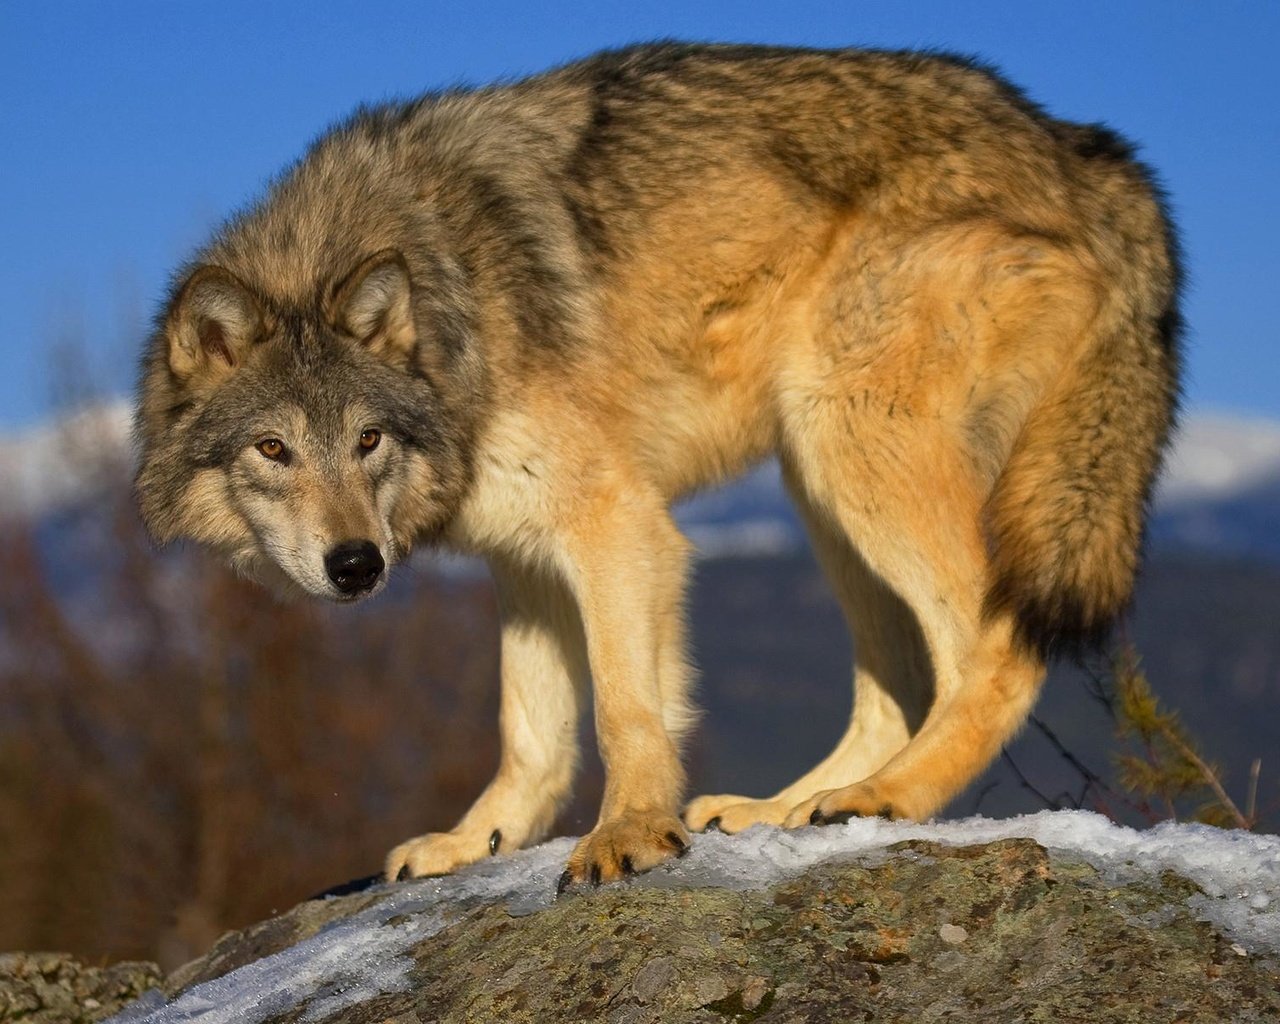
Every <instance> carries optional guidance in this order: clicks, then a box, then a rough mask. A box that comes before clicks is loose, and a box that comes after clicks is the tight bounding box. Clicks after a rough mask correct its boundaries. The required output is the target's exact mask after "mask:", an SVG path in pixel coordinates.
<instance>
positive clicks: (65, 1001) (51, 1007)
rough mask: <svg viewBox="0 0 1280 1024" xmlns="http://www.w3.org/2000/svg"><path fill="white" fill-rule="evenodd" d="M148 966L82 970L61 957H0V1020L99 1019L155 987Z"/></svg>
mask: <svg viewBox="0 0 1280 1024" xmlns="http://www.w3.org/2000/svg"><path fill="white" fill-rule="evenodd" d="M160 979H161V976H160V968H159V967H157V966H156V965H155V964H151V963H131V962H130V963H119V964H112V965H111V966H110V967H86V966H84V965H83V964H81V963H78V962H77V961H76V960H74V959H72V958H71V957H70V956H68V955H67V954H65V953H0V1022H4V1024H9V1022H10V1021H15V1022H16V1021H21V1022H22V1024H80V1022H85V1024H88V1022H90V1021H97V1020H101V1019H102V1018H104V1017H107V1016H109V1015H111V1014H113V1013H116V1012H118V1011H119V1010H120V1009H121V1008H122V1007H124V1006H125V1005H126V1004H128V1003H131V1002H133V1000H135V999H137V998H138V997H139V996H141V995H142V994H143V993H144V992H145V991H147V989H149V988H154V987H155V986H156V985H158V984H160Z"/></svg>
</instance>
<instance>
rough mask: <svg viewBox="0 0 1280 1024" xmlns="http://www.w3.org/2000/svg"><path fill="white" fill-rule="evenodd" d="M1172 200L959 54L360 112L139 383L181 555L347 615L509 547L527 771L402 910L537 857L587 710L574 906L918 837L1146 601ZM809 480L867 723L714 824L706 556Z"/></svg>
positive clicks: (508, 779) (152, 491) (596, 85)
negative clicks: (743, 499)
mask: <svg viewBox="0 0 1280 1024" xmlns="http://www.w3.org/2000/svg"><path fill="white" fill-rule="evenodd" d="M1178 290H1179V270H1178V259H1177V245H1176V240H1175V237H1174V229H1173V227H1172V225H1171V222H1170V218H1169V216H1168V215H1167V213H1166V211H1165V204H1164V200H1163V196H1162V193H1161V191H1160V189H1159V187H1158V185H1157V183H1156V182H1155V180H1154V178H1153V175H1152V173H1151V172H1150V171H1149V170H1148V169H1147V168H1146V167H1145V166H1144V165H1143V164H1142V163H1140V162H1138V161H1137V160H1136V159H1135V157H1134V153H1133V149H1132V147H1131V146H1130V145H1129V144H1128V143H1127V142H1125V141H1124V140H1123V139H1122V138H1120V137H1119V136H1118V135H1116V134H1114V133H1113V132H1111V131H1110V130H1108V129H1106V128H1104V127H1101V126H1098V125H1082V124H1074V123H1070V122H1067V121H1063V120H1058V119H1055V118H1053V117H1051V116H1050V115H1048V114H1047V113H1046V112H1045V111H1044V110H1043V109H1041V108H1040V107H1038V106H1037V105H1035V104H1034V103H1032V102H1031V101H1029V100H1028V99H1027V98H1026V97H1025V96H1024V95H1023V94H1022V93H1021V92H1019V91H1018V90H1017V89H1016V88H1014V87H1013V86H1011V85H1010V84H1008V83H1007V82H1006V81H1004V80H1003V79H1002V78H1001V77H999V75H998V74H997V73H995V72H994V71H992V70H990V69H988V68H986V67H984V66H981V65H979V64H977V63H975V62H973V61H971V60H968V59H962V58H957V57H953V56H948V55H943V54H935V53H913V52H885V51H864V50H840V51H819V50H801V49H782V48H767V47H754V46H739V45H714V44H683V43H660V44H652V45H640V46H634V47H630V48H626V49H621V50H616V51H610V52H604V53H600V54H598V55H595V56H592V57H589V58H587V59H584V60H581V61H579V62H576V63H571V64H568V65H565V66H563V67H560V68H557V69H554V70H552V71H550V72H547V73H543V74H540V75H537V76H534V77H531V78H528V79H525V80H522V81H517V82H515V83H512V84H504V85H500V86H494V87H488V88H477V89H466V90H455V91H448V92H442V93H438V94H431V95H427V96H424V97H422V98H419V99H415V100H413V101H410V102H396V103H388V104H385V105H382V106H375V107H368V108H362V109H360V110H358V111H357V112H356V113H355V114H354V116H352V117H350V118H349V119H348V120H346V121H345V122H342V123H340V124H338V125H337V126H336V127H335V128H333V129H332V130H331V131H329V132H328V133H326V134H325V135H323V136H322V137H320V138H319V139H318V141H316V142H315V143H314V144H313V145H312V146H311V148H310V150H309V151H308V152H307V153H306V155H305V156H304V157H303V158H302V159H301V160H300V161H299V162H298V163H296V164H295V165H294V166H292V167H291V168H289V169H288V170H287V171H285V172H284V173H283V175H282V176H281V177H279V178H278V180H276V181H275V182H274V183H273V184H272V185H271V186H270V188H269V190H268V191H267V194H266V196H265V198H263V199H262V200H261V201H259V202H258V203H256V205H253V206H251V207H250V208H248V209H247V210H245V211H243V212H242V213H240V214H239V215H237V216H235V217H233V218H232V219H231V220H230V221H229V222H228V223H227V224H226V225H225V226H224V227H222V228H221V229H220V230H219V231H218V232H217V233H216V234H215V236H214V237H213V238H212V240H211V241H210V242H209V243H208V244H207V245H206V246H204V247H203V248H202V249H200V251H199V252H198V253H197V254H196V255H195V256H194V258H193V259H192V260H191V261H190V262H189V263H188V264H187V265H186V266H184V267H183V268H181V269H180V271H179V272H178V274H177V276H176V278H175V283H174V286H173V288H172V291H171V293H170V295H169V296H168V299H167V301H166V303H165V305H164V307H163V309H162V311H161V312H160V314H159V315H158V317H157V323H156V328H155V330H154V332H153V334H152V336H151V338H150V341H149V343H148V346H147V350H146V354H145V356H144V361H143V367H142V374H141V383H140V397H139V412H138V418H137V424H136V435H137V440H138V448H139V463H138V465H139V468H138V472H137V477H136V493H137V499H138V503H139V507H140V510H141V514H142V517H143V519H144V521H145V523H146V524H147V526H148V527H149V529H150V531H151V533H152V534H153V536H154V537H155V538H156V539H157V540H158V541H159V542H167V541H171V540H174V539H177V538H189V539H194V540H195V541H197V542H200V543H202V544H205V545H208V546H209V547H211V548H213V549H215V550H216V551H218V552H220V553H221V554H222V555H223V556H225V557H226V558H227V559H228V560H229V561H230V563H231V564H232V565H233V566H235V567H236V568H238V569H239V570H241V571H243V572H245V573H248V574H251V575H253V576H255V577H257V578H259V579H261V580H263V581H265V582H267V583H270V584H274V585H276V586H278V587H280V588H283V589H286V590H293V591H296V592H300V593H304V594H308V595H313V596H316V597H320V598H324V599H327V600H331V601H338V602H353V601H358V600H362V599H365V598H368V597H370V596H372V595H374V594H377V593H378V591H379V590H380V589H381V588H382V587H383V585H384V582H385V579H386V574H387V571H388V566H391V565H393V564H394V563H396V562H398V561H401V560H403V559H404V558H405V556H406V555H407V554H408V553H409V552H410V551H411V550H412V549H414V548H415V547H418V546H423V545H440V546H445V547H448V548H452V549H456V550H459V551H463V552H469V553H475V554H478V555H481V556H483V557H484V558H486V559H487V561H488V564H489V566H490V567H491V570H492V574H493V578H494V581H495V586H496V590H497V594H498V601H499V607H500V611H501V617H502V632H501V670H500V676H501V700H500V723H499V725H500V732H501V740H502V746H501V751H502V752H501V758H500V764H499V767H498V769H497V773H496V775H495V777H494V778H493V781H492V782H491V783H490V784H489V785H488V787H487V788H486V789H485V790H484V791H483V792H482V793H481V794H480V795H479V797H478V799H477V800H476V801H475V804H474V806H472V807H471V809H470V810H469V811H468V812H467V813H466V815H465V816H464V817H463V818H462V820H461V821H460V822H459V823H458V824H457V826H456V827H455V828H453V829H452V830H451V831H449V832H443V833H432V834H427V835H422V836H418V837H416V838H412V839H409V840H408V841H406V842H404V843H402V844H400V845H399V846H396V847H395V848H394V849H393V850H392V851H391V852H390V854H389V855H388V857H387V860H386V865H385V870H386V875H387V877H388V878H390V879H396V878H404V877H411V876H419V875H435V874H442V873H447V872H450V871H452V870H454V869H456V868H458V867H460V866H462V865H465V864H468V863H471V862H473V861H476V860H479V859H481V858H483V857H486V856H489V855H491V854H494V853H496V852H498V851H499V850H503V851H506V850H513V849H517V848H519V847H522V846H525V845H528V844H530V843H533V842H535V841H537V840H539V839H541V838H542V837H543V836H544V835H545V834H546V833H547V832H548V830H549V829H550V827H551V825H552V822H553V820H554V819H555V817H556V814H557V811H558V809H559V808H560V807H561V806H562V804H563V802H564V800H565V798H566V795H567V794H568V792H569V790H570V787H571V784H572V779H573V775H574V770H575V765H576V761H577V755H578V751H577V747H576V731H577V726H578V720H579V717H580V714H581V713H582V712H583V709H584V706H585V705H586V703H587V701H588V699H589V698H590V699H591V700H592V702H593V713H594V719H595V725H596V730H597V734H598V737H599V747H600V754H601V757H602V760H603V763H604V767H605V773H606V782H605V788H604V796H603V800H602V804H601V809H600V816H599V819H598V821H597V823H596V825H595V827H594V828H593V829H592V830H591V832H590V833H589V834H588V835H586V836H585V837H583V838H582V839H581V840H580V841H579V842H578V844H577V846H576V848H575V849H574V850H573V852H572V854H571V856H570V857H569V861H568V865H567V867H566V870H565V874H564V876H563V878H562V880H561V882H562V887H563V886H569V885H575V884H577V883H582V882H590V883H596V884H598V883H600V882H602V881H608V880H612V879H617V878H620V877H622V876H624V875H627V874H630V873H632V872H637V871H644V870H646V869H649V868H652V867H654V866H655V865H657V864H659V863H661V862H663V861H665V860H666V859H668V858H670V857H673V856H676V855H679V854H680V853H682V852H683V851H684V850H685V849H686V847H687V845H688V844H689V842H690V833H691V832H695V831H698V830H703V829H707V828H717V827H718V828H720V829H723V830H725V831H729V832H733V831H737V830H740V829H743V828H746V827H748V826H750V825H753V824H756V823H762V822H763V823H769V824H773V825H780V826H785V827H794V826H803V825H809V824H811V823H824V822H832V821H839V820H843V819H847V818H848V817H850V816H853V815H884V816H888V817H895V818H896V817H903V818H913V819H924V818H927V817H929V816H930V815H932V814H934V813H935V812H936V811H938V810H939V809H940V808H941V807H943V805H944V804H946V803H947V801H948V800H949V799H950V798H952V797H953V796H954V795H955V794H956V793H957V792H958V791H960V790H961V789H962V788H963V787H964V786H965V785H966V784H967V783H969V782H970V781H971V780H972V779H973V778H974V777H975V776H976V775H977V774H978V773H980V772H981V771H982V770H983V768H984V767H985V766H986V765H987V764H988V762H989V761H990V760H991V759H992V758H993V756H994V755H995V754H996V753H997V752H998V751H999V750H1000V748H1001V745H1002V744H1003V743H1005V742H1006V741H1007V740H1008V739H1009V738H1010V736H1011V735H1012V734H1013V733H1014V732H1015V731H1016V730H1017V729H1018V728H1019V727H1020V725H1021V723H1022V722H1023V720H1024V719H1025V718H1026V716H1027V715H1028V713H1029V711H1030V709H1031V707H1032V705H1033V702H1034V701H1035V699H1036V696H1037V692H1038V689H1039V687H1040V684H1041V681H1042V679H1043V676H1044V673H1045V665H1046V662H1047V660H1048V659H1049V658H1051V657H1052V656H1054V655H1055V654H1057V653H1059V652H1063V651H1072V650H1076V649H1079V648H1081V647H1082V646H1084V645H1088V644H1090V643H1095V642H1097V641H1098V640H1099V639H1100V638H1102V637H1105V636H1106V634H1107V631H1108V629H1109V628H1110V626H1111V625H1112V623H1113V622H1114V621H1115V619H1116V618H1117V616H1118V615H1120V614H1121V613H1122V612H1123V610H1124V609H1125V607H1126V605H1127V603H1128V601H1129V599H1130V595H1131V592H1132V587H1133V581H1134V576H1135V572H1136V570H1137V568H1138V563H1139V558H1140V548H1141V539H1142V534H1143V523H1144V515H1145V509H1146V505H1147V500H1148V496H1149V494H1150V493H1151V487H1152V481H1153V479H1154V477H1155V474H1156V472H1157V470H1158V467H1159V463H1160V460H1161V453H1162V450H1163V449H1164V447H1165V444H1166V440H1167V438H1168V436H1169V432H1170V430H1171V427H1172V424H1173V419H1174V413H1175V407H1176V401H1177V395H1178V367H1179V356H1178V335H1179V325H1180V319H1179V314H1178ZM771 456H773V457H776V458H777V459H778V460H779V462H780V464H781V467H782V472H783V478H784V480H785V484H786V487H787V488H788V490H789V493H790V495H791V497H792V498H793V499H794V501H795V504H796V505H797V506H798V508H799V510H800V513H801V514H802V517H803V519H804V521H805V522H806V524H807V527H808V530H809V533H810V536H811V538H812V545H813V548H814V549H815V551H816V553H817V555H818V556H819V559H820V560H821V563H822V565H823V567H824V568H825V571H826V575H827V576H828V578H829V580H830V584H831V586H832V588H833V590H834V592H835V596H836V597H837V599H838V600H839V602H840V604H841V606H842V608H843V610H844V612H845V613H846V615H847V618H848V622H849V627H850V629H851V630H852V633H853V638H854V646H855V651H856V655H855V663H854V665H853V668H852V682H853V689H854V695H855V699H854V704H853V712H852V717H851V720H850V722H849V726H848V731H847V732H846V733H845V735H844V738H843V739H841V740H840V742H839V743H838V744H837V745H836V747H835V749H834V750H833V751H832V752H831V753H830V754H829V755H828V756H827V757H826V758H825V759H824V760H822V761H821V762H820V763H819V764H818V765H817V766H816V767H814V768H813V770H812V771H810V772H808V773H807V774H806V775H804V777H802V778H801V779H799V780H797V781H796V782H794V783H792V784H791V785H789V786H787V787H786V788H785V789H783V790H782V791H781V792H779V793H777V794H775V795H774V796H772V797H769V798H767V799H752V798H748V797H746V796H739V795H732V794H720V795H714V794H713V795H703V796H700V797H698V798H697V799H694V800H692V802H690V803H688V804H687V805H684V806H683V808H682V796H683V787H684V776H683V773H682V768H681V759H680V752H681V746H682V743H683V741H684V740H685V737H686V736H687V734H688V732H689V730H690V728H691V726H692V724H693V721H694V712H693V708H692V704H691V702H690V687H691V682H692V677H693V672H692V670H691V667H690V663H689V658H688V656H687V652H686V644H687V635H686V623H685V616H684V613H683V602H684V593H685V587H686V583H687V580H688V577H689V573H690V565H691V558H692V551H691V545H690V543H689V542H688V541H687V540H686V538H685V537H684V536H682V534H681V533H680V531H679V530H678V529H677V527H676V526H675V525H674V523H673V521H672V518H671V515H670V513H669V508H670V506H671V505H672V503H673V502H674V501H676V500H677V499H679V498H680V497H681V496H683V495H686V494H689V493H690V492H692V491H695V490H697V489H698V488H704V487H708V486H711V485H715V484H717V483H719V482H721V481H724V480H726V479H728V478H730V477H732V476H734V475H735V474H738V473H740V472H742V471H744V470H745V469H747V468H748V467H750V466H752V465H754V464H756V463H758V462H760V461H761V460H764V459H766V458H768V457H771Z"/></svg>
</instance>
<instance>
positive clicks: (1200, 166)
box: [0, 0, 1280, 428]
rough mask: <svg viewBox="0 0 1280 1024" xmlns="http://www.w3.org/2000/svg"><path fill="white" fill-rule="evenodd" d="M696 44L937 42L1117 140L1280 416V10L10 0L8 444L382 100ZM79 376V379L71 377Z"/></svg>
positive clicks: (1200, 330)
mask: <svg viewBox="0 0 1280 1024" xmlns="http://www.w3.org/2000/svg"><path fill="white" fill-rule="evenodd" d="M657 37H678V38H688V39H717V40H735V41H747V42H773V43H791V44H803V45H809V46H844V45H859V44H862V45H873V46H891V47H917V46H926V47H940V48H945V49H949V50H956V51H960V52H966V53H973V54H977V55H979V56H981V57H983V58H985V59H987V60H989V61H991V62H993V63H995V64H997V65H998V66H1000V67H1001V68H1003V69H1004V71H1005V72H1006V73H1007V74H1008V75H1009V76H1010V77H1011V78H1012V79H1013V80H1014V81H1015V82H1017V83H1019V84H1020V85H1022V86H1023V87H1024V88H1026V89H1027V90H1028V92H1029V93H1030V94H1031V96H1032V97H1033V98H1034V99H1036V100H1038V101H1040V102H1041V103H1043V104H1045V105H1046V106H1047V107H1048V108H1049V109H1050V110H1051V111H1053V112H1054V113H1056V114H1058V115H1060V116H1064V117H1070V118H1074V119H1078V120H1087V121H1094V120H1105V121H1107V122H1108V123H1110V124H1111V125H1112V126H1113V127H1115V128H1117V129H1119V130H1121V131H1122V132H1124V133H1125V134H1127V135H1129V136H1130V137H1131V138H1133V139H1135V140H1136V141H1138V142H1139V143H1140V144H1141V145H1142V149H1143V153H1144V155H1145V157H1146V159H1147V160H1148V161H1149V162H1150V163H1152V164H1153V165H1155V167H1156V168H1157V169H1158V171H1159V173H1160V175H1161V177H1162V178H1163V180H1164V182H1165V184H1166V185H1167V187H1168V190H1169V192H1170V195H1171V197H1172V200H1173V206H1174V210H1175V212H1176V214H1177V216H1178V219H1179V222H1180V224H1181V227H1182V232H1183V239H1184V243H1185V247H1186V250H1187V257H1188V259H1187V263H1188V269H1189V271H1190V289H1189V292H1188V295H1187V303H1186V311H1187V314H1188V321H1189V323H1190V326H1191V335H1190V338H1189V358H1188V378H1189V379H1188V387H1187V404H1188V406H1189V407H1190V408H1191V409H1193V410H1197V409H1214V410H1226V411H1237V412H1245V413H1255V414H1263V415H1268V416H1271V417H1276V418H1280V326H1278V324H1280V318H1278V317H1277V316H1276V314H1275V312H1274V311H1273V306H1274V304H1275V297H1276V294H1277V288H1278V287H1280V246H1278V245H1277V244H1276V241H1275V239H1276V236H1277V234H1280V185H1278V184H1277V181H1280V166H1277V164H1278V161H1277V156H1278V155H1280V78H1278V77H1277V75H1276V73H1275V60H1276V53H1277V52H1280V3H1274V2H1271V0H1257V2H1255V3H1239V2H1231V0H1222V2H1216V3H1193V2H1191V0H1165V2H1162V3H1125V2H1119V0H1113V2H1109V3H1100V2H1092V0H1089V2H1078V0H1077V2H1073V3H1069V4H1067V3H1052V4H1051V3H1025V2H1023V3H1018V2H1009V3H994V2H993V3H965V2H962V0H950V2H935V0H928V2H919V3H910V2H905V0H904V2H900V3H880V2H864V3H859V2H846V3H842V4H836V3H831V4H814V3H804V2H799V0H793V2H790V3H785V4H776V5H752V4H749V3H745V2H736V3H706V4H698V3H693V2H685V3H672V4H647V5H644V6H639V5H636V6H631V5H627V6H621V5H618V6H613V5H609V4H607V3H603V2H600V0H597V2H594V3H562V2H557V0H543V2H539V0H523V2H518V3H516V2H509V0H504V2H502V3H492V4H484V3H474V4H461V3H456V2H451V3H447V4H436V3H430V2H419V3H399V4H392V3H377V2H373V0H368V2H363V3H351V4H326V3H323V2H312V3H305V4H304V3H266V2H262V0H258V2H252V3H248V2H241V0H224V2H220V3H199V4H197V3H185V2H178V0H171V2H167V3H128V2H110V3H108V2H105V0H100V2H92V3H74V2H55V3H50V4H20V3H16V2H9V0H0V197H3V198H0V240H3V253H4V259H3V264H2V265H0V267H2V269H0V428H8V427H13V426H17V425H22V424H27V423H31V422H34V421H37V420H39V419H42V418H44V417H46V416H48V415H49V414H50V411H51V409H52V408H53V406H52V400H53V398H54V395H55V391H56V389H55V388H54V386H53V383H52V382H53V380H54V378H55V377H60V376H66V374H55V373H54V372H53V371H54V367H55V366H59V365H65V364H66V363H67V362H68V355H67V353H68V352H69V351H75V350H76V346H72V347H71V348H69V347H68V342H69V341H74V340H75V339H77V338H82V339H83V340H84V345H83V348H84V356H83V358H80V357H75V358H74V359H71V360H70V361H71V363H72V365H73V367H75V368H77V369H76V371H75V372H73V373H72V374H71V376H72V378H73V383H84V382H87V383H88V384H89V385H90V386H92V387H94V388H96V389H98V390H100V391H102V392H104V393H107V394H116V393H124V392H126V391H127V390H128V389H129V388H130V386H131V384H132V380H133V374H134V366H135V362H136V356H137V350H138V346H139V343H140V339H141V336H142V334H143V332H144V329H145V328H144V325H145V323H146V321H147V319H148V318H149V316H150V315H151V313H152V311H153V309H154V307H155V305H156V303H157V302H158V300H159V298H160V296H161V294H162V292H163V290H164V287H165V283H166V280H167V274H168V272H169V270H170V268H171V267H172V266H173V265H174V264H175V263H176V262H177V261H178V260H180V259H181V258H182V256H183V255H184V254H185V253H186V252H188V251H189V249H190V248H191V247H193V246H194V245H196V244H197V243H198V242H199V241H200V240H201V239H202V237H203V236H204V235H205V234H206V233H207V232H208V230H209V229H210V228H211V227H212V225H213V224H215V223H216V222H217V221H218V220H219V219H221V217H222V216H224V215H225V214H226V213H227V212H229V211H231V210H232V209H234V208H235V207H237V206H239V205H240V204H242V203H244V202H246V201H247V200H249V199H250V198H252V197H253V196H254V195H256V194H257V193H258V192H259V191H260V189H261V187H262V185H263V184H264V182H265V181H266V180H267V179H268V177H269V176H270V175H271V174H272V173H273V172H275V171H277V170H278V169H279V168H280V167H282V166H283V165H284V164H285V163H287V162H288V161H290V160H291V159H293V158H294V157H296V156H297V155H298V154H299V152H300V151H301V149H302V148H303V146H304V145H305V144H306V143H307V141H308V140H310V139H311V138H312V137H314V136H315V135H316V134H317V133H318V132H320V131H321V130H322V129H323V128H324V127H325V126H326V125H327V124H329V123H330V122H332V121H334V120H335V119H337V118H338V117H340V116H341V115H342V114H344V113H345V112H347V111H349V110H350V109H351V108H352V107H353V106H355V104H356V103H357V102H359V101H362V100H379V99H384V98H392V97H399V96H408V95H412V94H415V93H417V92H421V91H423V90H425V89H429V88H436V87H440V86H444V85H453V84H458V83H480V82H485V81H488V80H491V79H493V78H497V77H515V76H519V75H522V74H526V73H530V72H534V71H538V70H540V69H543V68H545V67H548V66H550V65H552V64H556V63H559V62H563V61H565V60H568V59H571V58H573V57H575V56H579V55H583V54H586V53H589V52H590V51H592V50H595V49H598V48H600V47H603V46H613V45H620V44H623V43H627V42H633V41H637V40H642V39H650V38H657ZM76 376H78V377H79V378H80V381H79V382H77V381H75V380H74V378H75V377H76Z"/></svg>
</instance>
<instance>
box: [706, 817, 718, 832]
mask: <svg viewBox="0 0 1280 1024" xmlns="http://www.w3.org/2000/svg"><path fill="white" fill-rule="evenodd" d="M719 829H720V815H718V814H717V815H716V816H715V817H714V818H712V819H711V820H710V821H708V822H707V823H706V824H705V825H703V826H702V831H703V832H711V831H713V830H719Z"/></svg>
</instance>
